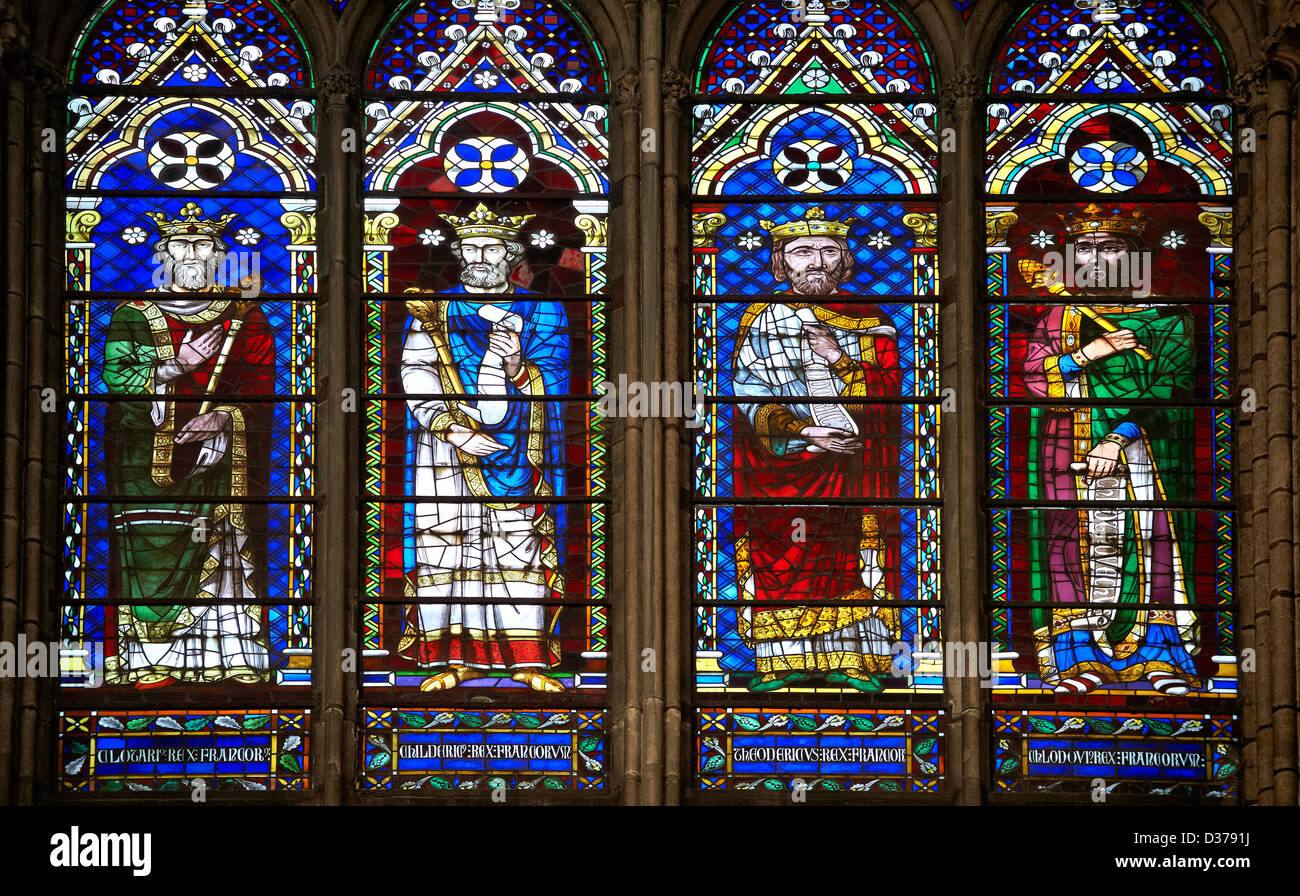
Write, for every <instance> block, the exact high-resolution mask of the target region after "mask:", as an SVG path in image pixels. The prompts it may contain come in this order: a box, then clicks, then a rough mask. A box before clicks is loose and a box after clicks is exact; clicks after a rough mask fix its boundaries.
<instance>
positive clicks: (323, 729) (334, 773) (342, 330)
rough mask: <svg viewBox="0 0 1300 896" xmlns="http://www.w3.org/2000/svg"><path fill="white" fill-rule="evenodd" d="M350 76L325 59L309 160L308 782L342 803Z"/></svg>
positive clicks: (348, 723)
mask: <svg viewBox="0 0 1300 896" xmlns="http://www.w3.org/2000/svg"><path fill="white" fill-rule="evenodd" d="M358 91H359V84H358V81H357V78H356V76H355V75H353V74H352V73H351V72H350V71H348V70H347V69H345V68H343V67H342V66H338V65H336V66H334V67H333V68H331V69H330V70H329V71H328V72H327V73H326V74H325V76H324V77H323V78H322V79H321V103H322V105H323V107H324V114H323V115H322V116H321V126H320V130H319V132H318V147H317V160H318V161H317V164H318V173H317V178H318V185H319V186H318V189H319V191H320V202H319V204H318V208H319V212H318V215H319V221H320V227H319V234H320V240H319V243H318V247H319V251H318V258H319V267H320V270H321V273H322V275H323V276H322V279H321V290H320V293H319V298H318V306H317V333H318V338H317V341H316V399H317V400H316V428H317V433H318V434H319V436H320V438H318V440H317V444H324V445H329V446H331V450H328V451H321V452H317V454H316V458H315V460H316V498H317V501H318V505H319V507H320V508H321V512H320V513H318V514H317V515H316V521H315V534H316V545H317V550H316V552H315V554H314V555H313V560H314V565H315V575H314V587H315V595H314V597H315V607H314V609H313V619H312V622H313V626H312V633H313V643H314V648H315V650H314V653H315V656H314V660H313V663H312V665H313V669H314V672H313V678H314V680H315V682H316V707H317V709H316V712H315V719H314V721H313V724H312V728H313V729H314V732H315V738H314V740H313V754H314V755H313V757H312V758H313V765H314V774H313V778H314V788H315V790H316V793H317V794H318V799H319V801H320V802H323V803H326V804H329V805H337V804H338V803H341V802H347V801H348V799H349V797H350V796H351V794H352V792H353V789H354V786H355V777H356V758H355V757H356V720H357V718H358V713H359V710H358V707H357V703H358V689H357V686H358V681H359V679H360V662H361V661H360V657H357V658H356V660H355V662H354V663H352V664H351V665H350V667H349V668H350V669H351V670H352V671H348V672H344V671H343V664H342V658H343V651H344V649H345V648H352V649H354V650H355V649H356V648H357V647H358V643H357V637H356V627H357V614H358V609H359V608H358V595H357V587H358V581H359V579H358V570H357V565H356V556H357V552H356V551H355V550H345V549H344V546H345V545H354V544H356V539H358V538H361V537H363V536H362V534H361V528H360V526H359V524H358V521H357V512H356V499H357V494H358V478H357V468H358V458H357V457H356V446H357V445H358V444H359V441H358V426H359V425H360V423H359V420H360V418H361V412H362V408H361V403H360V394H361V392H362V388H361V386H362V384H361V381H360V377H359V367H360V357H361V353H362V351H363V344H362V339H361V338H359V337H358V332H359V327H360V324H361V320H362V313H361V303H360V290H361V286H360V279H359V277H358V276H357V271H358V268H359V264H360V260H361V253H360V248H359V246H357V245H356V244H355V241H354V238H353V234H355V233H357V232H359V230H360V223H361V221H360V218H361V213H360V208H359V207H358V205H357V203H356V202H355V201H354V197H355V196H356V195H357V194H356V186H355V185H356V184H357V182H358V179H359V177H360V172H359V168H358V160H357V155H358V153H357V152H345V151H344V149H343V147H344V140H343V135H344V130H345V129H346V128H352V129H353V134H354V135H355V139H354V140H352V141H350V142H349V145H351V146H354V147H358V148H359V147H360V146H361V145H362V133H363V132H362V130H361V125H360V120H361V119H360V109H359V108H358V105H357V97H358ZM344 389H353V390H355V392H354V396H355V400H354V401H353V402H351V403H350V405H349V407H350V409H351V410H344V404H343V395H344V393H343V390H344Z"/></svg>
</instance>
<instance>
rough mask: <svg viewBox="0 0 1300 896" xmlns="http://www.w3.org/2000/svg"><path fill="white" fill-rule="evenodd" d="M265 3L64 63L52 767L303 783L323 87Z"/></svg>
mask: <svg viewBox="0 0 1300 896" xmlns="http://www.w3.org/2000/svg"><path fill="white" fill-rule="evenodd" d="M311 86H312V74H311V65H310V60H309V59H308V58H307V55H306V52H305V50H304V48H303V45H302V42H301V41H300V39H299V37H298V34H297V33H296V31H295V30H294V26H293V25H292V24H291V22H290V21H289V19H288V18H287V17H286V16H285V14H284V13H283V11H282V10H281V9H280V8H279V6H278V5H277V4H276V3H274V2H273V0H257V2H251V0H240V2H226V3H215V2H204V0H191V2H185V3H176V2H159V3H129V2H124V0H113V2H109V3H106V4H104V5H103V6H102V7H101V8H100V9H99V10H98V11H97V12H96V13H95V14H94V16H92V18H91V19H90V21H89V23H88V24H87V25H86V26H85V27H84V29H83V30H82V32H81V34H80V36H79V38H78V40H77V43H76V50H75V53H74V56H73V59H72V61H71V64H70V67H69V72H68V84H67V98H68V103H67V109H68V113H67V126H66V143H65V154H64V157H65V161H66V178H67V179H66V185H65V186H66V191H65V192H66V197H67V213H66V221H67V237H66V242H65V246H64V252H65V262H66V269H67V280H66V300H65V302H64V312H65V313H64V326H65V334H66V335H65V350H66V355H65V358H66V365H65V380H64V383H63V403H62V405H61V413H62V422H63V425H64V427H65V441H64V445H65V446H66V452H67V455H66V458H65V460H66V463H65V465H64V469H65V478H64V481H63V489H64V501H63V527H64V528H63V538H64V540H65V551H66V553H65V563H64V568H63V577H62V583H61V584H62V587H61V590H60V591H59V601H60V607H61V609H60V637H61V639H62V643H63V650H62V653H63V656H62V659H61V671H62V677H61V681H60V685H59V688H58V691H57V695H56V703H57V706H58V707H59V723H58V724H59V735H58V771H57V787H58V789H59V790H61V791H76V792H108V791H123V792H125V791H154V792H166V791H171V790H181V789H188V787H189V785H190V783H191V782H192V781H194V780H196V779H203V781H204V783H205V784H206V786H207V787H208V788H210V789H217V790H221V791H225V790H231V791H237V792H245V791H252V790H297V789H303V788H306V787H307V786H308V785H309V780H310V779H309V769H308V763H307V755H308V739H309V734H310V706H311V702H312V692H311V675H312V671H311V621H312V603H313V598H312V587H311V569H312V560H311V551H312V544H311V531H312V515H313V499H312V494H313V487H312V443H313V438H314V435H315V433H314V423H313V416H314V414H313V400H314V393H315V384H314V379H313V378H314V356H313V340H314V295H315V291H316V249H315V210H316V200H315V189H316V181H315V174H314V163H315V153H316V138H315V131H314V128H315V123H314V122H315V112H316V110H315V105H314V103H313V101H312V99H311V96H310V88H311Z"/></svg>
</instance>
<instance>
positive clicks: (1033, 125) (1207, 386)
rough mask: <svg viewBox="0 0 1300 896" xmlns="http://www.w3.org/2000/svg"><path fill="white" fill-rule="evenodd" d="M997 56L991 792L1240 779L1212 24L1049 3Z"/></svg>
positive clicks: (1214, 784)
mask: <svg viewBox="0 0 1300 896" xmlns="http://www.w3.org/2000/svg"><path fill="white" fill-rule="evenodd" d="M991 72H992V77H991V80H990V84H989V89H990V96H989V102H988V106H987V135H988V136H987V155H986V183H985V186H986V190H987V206H986V217H987V270H988V290H989V295H988V305H987V308H988V318H987V321H988V404H989V419H988V426H989V456H988V464H989V492H988V513H989V519H990V525H991V527H992V529H991V545H992V586H991V592H990V600H991V605H990V615H991V619H990V621H991V626H992V635H993V641H994V649H995V651H996V653H995V660H996V675H997V681H996V685H997V686H996V688H995V690H994V697H993V736H992V739H991V744H992V749H993V756H992V767H993V776H994V778H993V779H994V789H995V791H997V792H1019V793H1039V794H1041V793H1050V794H1054V795H1055V794H1069V793H1078V792H1092V791H1095V790H1096V789H1097V787H1098V786H1100V787H1102V788H1104V789H1105V790H1106V792H1107V793H1111V794H1115V795H1125V794H1130V795H1143V796H1148V797H1149V796H1150V795H1153V794H1174V795H1188V794H1191V795H1194V796H1201V797H1206V798H1212V799H1216V800H1223V799H1231V798H1235V794H1236V789H1237V780H1238V774H1237V773H1238V767H1239V764H1240V760H1239V758H1238V755H1237V747H1236V736H1237V734H1236V730H1237V716H1236V705H1237V704H1236V695H1237V667H1236V663H1237V660H1236V658H1235V654H1236V652H1237V651H1236V643H1237V642H1236V624H1237V622H1236V608H1235V601H1234V594H1233V553H1232V550H1233V532H1234V528H1235V524H1236V520H1235V516H1234V513H1233V507H1234V498H1235V496H1234V491H1233V474H1232V455H1233V426H1234V421H1233V414H1234V407H1233V402H1232V400H1231V396H1232V395H1233V386H1232V382H1231V375H1230V363H1229V355H1230V346H1231V339H1232V316H1233V309H1232V305H1233V295H1232V286H1231V283H1232V219H1233V205H1234V202H1233V199H1234V193H1233V189H1234V188H1233V145H1232V107H1231V105H1230V103H1229V101H1228V100H1227V99H1226V97H1225V91H1226V89H1227V87H1228V85H1227V79H1226V74H1225V70H1224V65H1223V60H1222V58H1221V55H1220V51H1219V48H1218V45H1217V44H1216V42H1215V39H1214V38H1213V36H1212V35H1211V34H1210V32H1209V31H1208V29H1207V28H1206V27H1205V25H1204V24H1203V23H1202V22H1201V21H1200V20H1199V19H1198V18H1197V17H1196V15H1195V14H1194V13H1192V12H1191V11H1189V10H1188V9H1187V8H1186V7H1184V5H1183V4H1181V3H1153V2H1144V3H1135V2H1125V0H1120V2H1113V0H1111V2H1105V0H1093V2H1090V3H1089V2H1079V3H1072V2H1066V0H1050V2H1040V3H1036V4H1034V5H1033V6H1032V7H1031V8H1030V9H1029V10H1028V11H1026V12H1025V13H1024V14H1023V15H1022V16H1020V17H1019V19H1018V20H1017V21H1016V22H1015V24H1014V26H1013V27H1012V28H1011V30H1010V32H1009V34H1008V35H1007V36H1006V38H1005V42H1004V44H1003V45H1002V48H1001V51H1000V55H999V58H998V59H997V60H996V61H995V62H994V64H993V65H992V67H991ZM1098 781H1100V784H1098Z"/></svg>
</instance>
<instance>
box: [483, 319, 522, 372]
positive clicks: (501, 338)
mask: <svg viewBox="0 0 1300 896" xmlns="http://www.w3.org/2000/svg"><path fill="white" fill-rule="evenodd" d="M488 345H489V346H491V348H492V351H494V352H496V353H497V354H498V355H500V356H501V362H502V366H503V367H505V371H506V375H507V376H511V377H514V376H518V375H519V366H520V365H521V364H522V363H523V347H522V346H521V345H520V344H519V334H518V333H516V332H515V331H514V330H508V329H506V328H505V327H493V328H492V331H491V332H490V333H488Z"/></svg>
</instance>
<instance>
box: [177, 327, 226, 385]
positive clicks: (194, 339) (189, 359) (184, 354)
mask: <svg viewBox="0 0 1300 896" xmlns="http://www.w3.org/2000/svg"><path fill="white" fill-rule="evenodd" d="M225 334H226V332H225V330H223V329H222V328H221V325H220V324H217V325H216V326H215V327H213V328H212V329H210V330H208V331H207V332H206V333H204V334H203V335H201V336H195V335H194V331H193V330H186V331H185V337H184V338H183V339H182V340H181V344H180V347H179V348H178V349H176V363H178V364H180V366H181V370H182V371H183V372H185V373H189V372H190V371H191V370H194V369H195V368H197V367H200V366H202V365H203V363H204V362H205V361H207V360H208V358H211V357H212V356H213V355H215V354H216V353H217V352H218V351H220V350H221V342H222V338H223V337H224V336H225Z"/></svg>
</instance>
